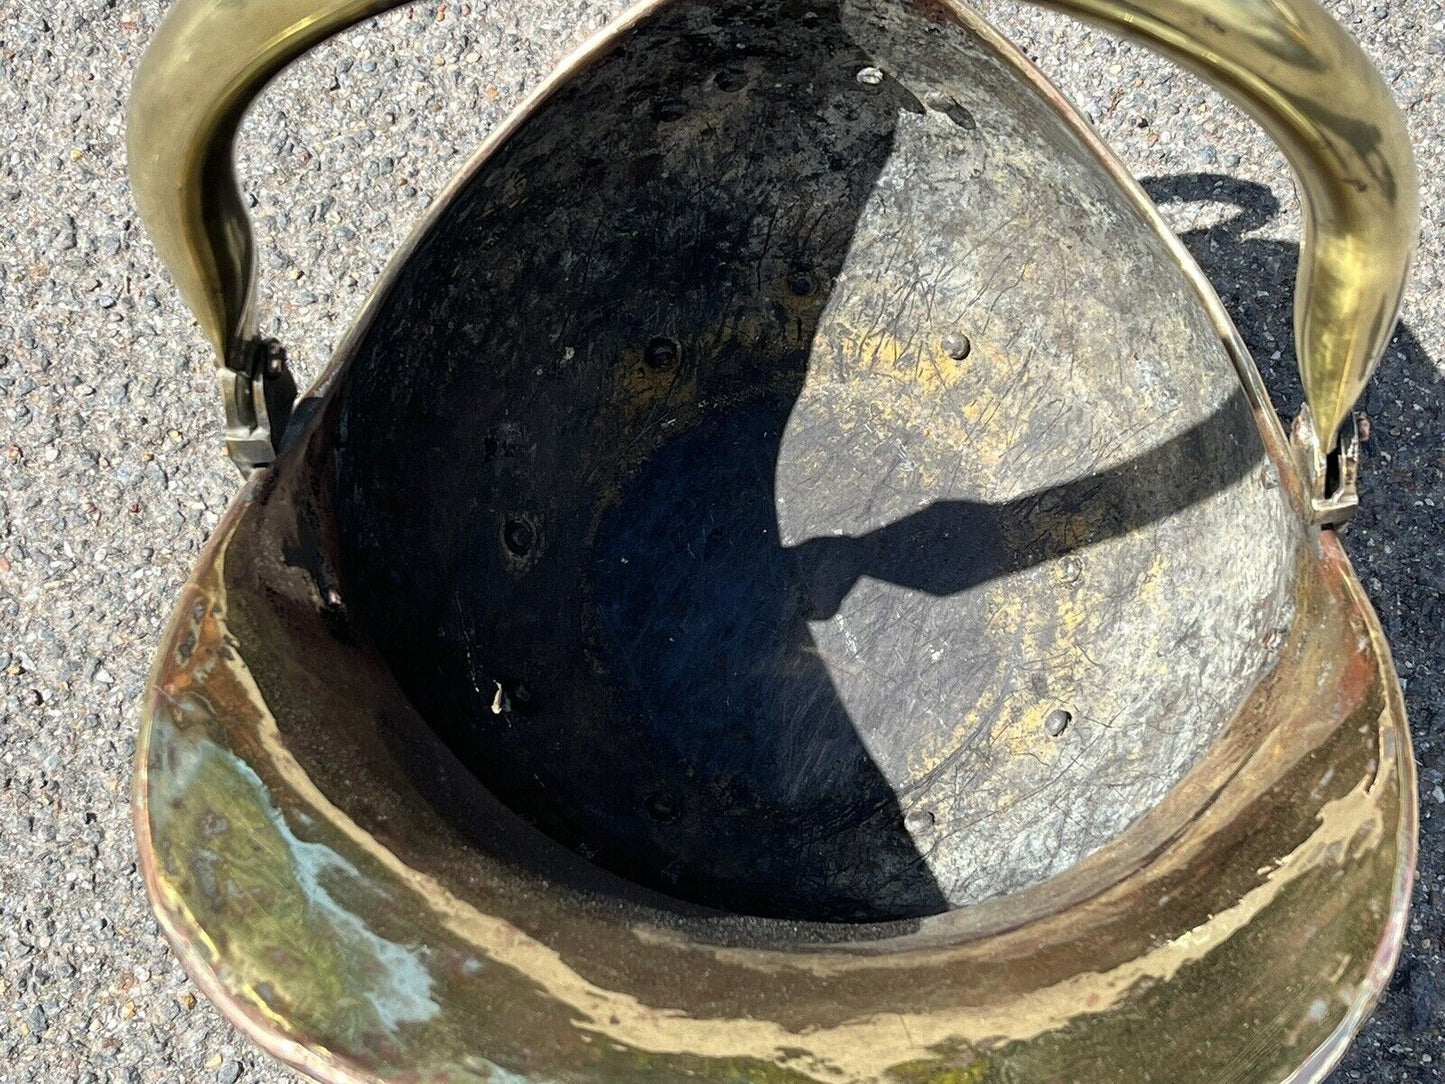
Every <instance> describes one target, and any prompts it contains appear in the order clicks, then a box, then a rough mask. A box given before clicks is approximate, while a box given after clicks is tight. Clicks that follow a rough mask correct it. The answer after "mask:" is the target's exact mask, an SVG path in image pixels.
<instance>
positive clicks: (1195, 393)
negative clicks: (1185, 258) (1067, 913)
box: [338, 2, 1302, 919]
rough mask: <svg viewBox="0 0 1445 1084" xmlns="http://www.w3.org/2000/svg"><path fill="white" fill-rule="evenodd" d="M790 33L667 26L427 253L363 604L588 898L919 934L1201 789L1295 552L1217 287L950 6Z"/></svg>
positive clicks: (587, 79) (355, 512)
mask: <svg viewBox="0 0 1445 1084" xmlns="http://www.w3.org/2000/svg"><path fill="white" fill-rule="evenodd" d="M794 8H797V5H795V4H789V3H772V2H765V3H756V4H735V5H731V6H729V5H724V6H721V7H719V6H717V5H712V4H678V5H675V6H673V7H671V8H669V9H668V10H667V11H665V12H664V13H662V14H661V15H659V16H657V17H654V18H653V19H651V20H649V23H648V24H647V27H646V28H645V29H644V30H642V31H640V32H638V34H637V35H636V36H635V37H633V38H632V39H631V40H629V42H628V43H627V44H626V45H625V46H623V47H621V48H619V49H618V50H617V51H616V52H614V53H613V54H611V55H610V56H609V57H608V58H607V59H606V60H605V61H603V62H601V63H599V64H598V65H596V66H595V67H594V68H593V69H592V70H590V71H588V72H586V73H585V74H583V75H582V76H580V77H579V79H578V80H577V81H576V82H575V83H574V84H573V85H571V86H569V87H568V88H567V90H566V91H564V92H563V93H561V94H559V95H558V97H557V98H556V99H555V101H554V102H552V103H550V104H549V105H548V106H547V107H546V108H544V109H543V110H541V111H540V112H539V113H538V114H537V115H536V116H535V117H533V118H532V119H530V120H529V121H528V122H527V124H526V125H524V126H523V127H522V128H521V129H520V130H519V131H517V132H516V133H514V134H513V135H511V136H510V138H509V139H508V141H507V143H506V144H505V145H504V146H503V148H502V149H501V150H500V152H499V153H498V155H497V157H496V159H495V160H494V161H492V162H489V163H487V164H486V165H484V166H483V167H482V169H481V170H480V171H479V173H478V175H477V176H476V178H475V179H474V180H473V181H472V182H470V183H469V185H468V186H467V187H466V189H464V190H463V192H462V193H461V194H460V195H459V197H458V198H457V201H456V204H455V206H454V207H453V208H452V209H450V210H448V212H447V213H446V214H445V216H444V217H443V218H442V220H441V221H439V222H438V223H437V225H436V226H435V227H434V236H433V238H431V239H429V240H427V241H424V242H423V243H422V245H421V246H420V249H419V250H418V252H417V254H416V256H415V257H414V258H413V261H412V263H411V264H409V266H408V268H407V270H406V272H405V274H404V275H403V277H402V280H401V281H400V283H399V284H398V287H397V290H396V293H395V294H394V295H393V296H392V297H391V298H390V299H389V300H388V301H387V302H386V303H385V304H384V305H383V306H382V307H381V309H380V312H379V314H378V316H377V317H376V322H375V325H374V326H373V328H372V330H371V331H370V332H369V333H368V334H367V336H366V337H365V339H364V341H363V342H362V343H361V345H360V346H359V348H358V361H357V363H356V365H355V367H354V369H353V371H352V373H351V374H350V375H349V376H348V378H347V380H346V382H345V386H344V389H343V391H342V393H341V394H342V400H343V407H342V421H341V425H342V426H343V428H344V430H345V431H346V432H347V433H348V434H349V436H348V438H347V446H346V450H345V452H344V453H343V454H342V455H341V457H340V460H339V468H338V469H339V471H340V478H341V486H342V488H343V492H344V494H345V497H344V500H343V504H342V511H343V550H344V558H343V567H342V569H341V578H342V579H343V580H349V583H348V584H347V586H346V587H344V588H343V593H344V594H346V596H347V599H348V604H349V605H351V606H352V607H353V608H354V610H355V612H356V613H357V614H358V615H360V620H361V622H362V624H363V625H364V626H365V627H366V628H368V630H370V631H372V633H373V634H374V635H375V636H376V638H377V642H378V643H379V645H380V646H381V648H382V650H383V652H384V653H385V654H386V655H387V656H388V658H390V659H391V660H392V661H393V664H394V665H395V666H396V667H397V669H398V671H399V673H400V675H401V678H402V682H403V685H404V686H405V687H406V688H407V690H408V693H409V695H411V697H412V699H413V700H414V701H415V702H416V703H417V704H418V705H419V706H420V707H421V709H422V711H423V714H425V715H426V716H427V717H428V719H429V720H430V721H431V722H432V723H433V725H435V726H437V727H438V728H439V729H440V730H441V731H442V733H444V734H445V735H446V736H447V738H448V740H449V741H450V742H451V744H452V745H453V747H454V748H456V749H457V751H458V752H459V754H461V755H462V756H463V758H464V759H465V760H466V761H467V762H468V763H469V764H472V765H473V766H474V767H475V768H476V769H477V770H478V772H479V774H480V776H481V778H482V779H483V780H484V781H485V782H486V783H487V784H488V785H490V786H492V787H493V788H494V789H496V790H497V791H498V793H500V794H501V795H502V796H503V797H504V798H505V799H506V800H507V801H509V803H510V804H512V805H513V806H514V807H515V808H517V809H519V810H520V811H522V812H524V813H526V814H527V815H529V816H532V817H535V818H536V819H537V821H538V823H539V824H540V825H542V826H543V827H544V828H545V829H546V830H547V831H549V832H550V833H552V834H553V835H555V836H556V837H557V838H559V839H561V840H563V841H564V842H566V843H567V844H568V845H569V846H572V847H574V848H576V849H578V850H579V851H580V852H581V853H584V854H586V855H588V856H590V857H593V858H594V859H595V860H596V861H597V862H598V863H600V864H602V865H604V866H607V867H608V868H611V869H614V870H617V871H620V872H625V873H626V874H627V875H629V876H631V877H633V878H635V879H638V880H640V881H642V882H643V883H646V884H649V885H651V886H652V887H654V888H657V889H659V890H662V891H669V892H672V893H674V894H677V895H681V896H683V897H685V898H687V899H691V900H693V901H695V902H700V903H707V904H709V905H713V906H728V907H735V908H738V909H741V910H744V911H752V912H755V913H766V914H773V915H782V916H788V917H794V918H809V919H820V918H839V917H845V918H862V917H867V918H878V917H892V916H900V915H912V914H927V913H932V912H935V911H939V910H943V909H945V908H947V907H950V906H958V905H963V904H969V903H976V902H979V901H981V900H984V899H988V898H991V897H993V896H997V895H1000V894H1003V893H1007V892H1011V891H1016V890H1018V889H1022V888H1026V887H1028V886H1030V885H1032V884H1035V883H1038V882H1039V881H1041V880H1043V879H1045V878H1047V877H1049V876H1051V875H1053V874H1056V873H1060V872H1062V871H1064V870H1066V869H1068V868H1070V867H1071V866H1073V865H1074V864H1076V863H1077V862H1078V861H1079V860H1080V859H1081V858H1084V857H1086V856H1087V855H1089V854H1090V853H1092V852H1093V851H1095V850H1096V849H1098V848H1099V847H1100V846H1101V845H1102V844H1104V843H1105V842H1107V841H1109V840H1111V839H1113V838H1114V837H1115V836H1116V835H1117V834H1118V833H1119V832H1120V831H1121V830H1123V829H1124V828H1126V827H1127V826H1128V825H1129V824H1131V823H1133V822H1134V821H1135V820H1137V819H1138V818H1139V817H1140V816H1141V815H1142V814H1143V813H1144V812H1146V811H1147V810H1149V809H1150V808H1152V807H1153V806H1154V805H1155V804H1156V803H1157V801H1158V800H1159V799H1160V798H1161V797H1162V796H1163V795H1164V794H1165V793H1166V792H1168V791H1169V789H1170V788H1171V787H1173V786H1174V785H1175V784H1176V783H1177V782H1178V781H1179V780H1180V779H1181V778H1183V776H1184V775H1185V774H1186V773H1187V772H1188V771H1189V769H1190V768H1192V767H1193V766H1194V765H1195V764H1196V763H1197V762H1198V760H1199V758H1200V757H1201V756H1202V754H1203V753H1204V751H1205V750H1206V749H1207V748H1208V747H1209V746H1210V745H1211V743H1212V742H1214V741H1215V739H1217V738H1218V736H1219V735H1220V733H1221V732H1222V731H1223V729H1224V727H1225V726H1227V725H1228V723H1229V721H1230V720H1231V719H1232V718H1233V717H1234V715H1235V713H1236V712H1237V711H1238V709H1239V707H1240V706H1241V704H1242V703H1243V701H1244V698H1245V696H1246V695H1247V694H1248V693H1249V691H1250V690H1251V689H1252V688H1253V686H1254V684H1255V683H1256V682H1257V681H1258V680H1259V678H1260V677H1261V676H1262V675H1263V674H1266V673H1268V672H1269V670H1270V669H1271V667H1272V666H1273V663H1274V660H1275V651H1274V648H1276V647H1277V645H1278V640H1279V638H1280V635H1281V632H1282V630H1284V629H1286V628H1287V627H1288V626H1289V624H1290V623H1291V620H1292V609H1293V579H1294V570H1293V565H1292V561H1293V557H1292V554H1293V553H1294V551H1295V549H1296V548H1297V547H1298V545H1299V544H1300V542H1301V539H1302V534H1301V532H1300V528H1299V525H1298V521H1297V519H1296V517H1294V516H1293V515H1292V513H1291V511H1290V509H1289V507H1288V503H1287V501H1286V500H1285V498H1284V495H1283V492H1282V491H1281V490H1280V488H1279V486H1278V479H1277V475H1276V472H1275V468H1274V467H1273V466H1272V465H1271V466H1267V465H1266V459H1265V454H1264V447H1263V445H1262V444H1261V442H1260V440H1259V437H1258V434H1257V432H1256V430H1255V427H1254V423H1253V420H1252V418H1251V415H1250V411H1249V407H1248V404H1247V403H1246V401H1245V399H1244V397H1243V396H1242V395H1241V394H1240V393H1239V391H1238V389H1239V381H1238V378H1237V377H1236V375H1235V373H1234V369H1233V367H1232V364H1231V362H1230V359H1229V357H1228V355H1227V353H1226V352H1225V350H1224V348H1223V346H1222V345H1221V343H1220V341H1219V338H1218V335H1217V333H1216V331H1215V329H1214V328H1213V326H1212V325H1211V323H1210V320H1209V318H1208V316H1207V315H1206V313H1205V311H1204V310H1203V308H1202V307H1201V306H1200V305H1199V304H1198V302H1197V300H1196V299H1195V296H1194V294H1193V292H1192V287H1191V286H1190V285H1189V284H1188V282H1187V281H1186V279H1185V277H1184V275H1183V274H1182V272H1181V271H1180V270H1179V268H1178V267H1177V265H1176V264H1175V262H1174V261H1173V259H1172V258H1171V256H1170V254H1169V253H1168V251H1167V250H1166V249H1165V247H1164V245H1163V244H1162V243H1161V242H1160V241H1159V240H1158V238H1157V237H1156V236H1155V235H1154V234H1153V233H1152V232H1151V231H1150V230H1149V229H1148V228H1147V227H1146V226H1145V225H1144V223H1143V220H1142V218H1141V216H1140V215H1139V213H1138V212H1137V210H1136V209H1135V208H1134V207H1133V206H1132V205H1130V204H1129V202H1128V200H1127V199H1126V198H1125V197H1124V195H1123V194H1122V192H1121V191H1120V190H1119V189H1118V187H1117V185H1116V184H1115V183H1114V181H1113V180H1112V179H1111V178H1110V177H1109V176H1108V175H1107V174H1105V173H1104V172H1103V171H1102V170H1101V169H1100V168H1099V166H1098V163H1097V161H1096V159H1095V158H1094V157H1093V154H1092V152H1090V151H1088V150H1086V149H1085V148H1084V146H1083V144H1082V143H1081V142H1080V141H1079V139H1078V137H1077V136H1076V135H1075V134H1074V133H1073V132H1071V131H1070V130H1068V129H1067V128H1066V126H1065V125H1064V124H1063V123H1062V122H1061V121H1060V120H1059V119H1058V117H1057V116H1056V114H1054V112H1053V111H1052V110H1051V108H1050V107H1048V106H1047V105H1046V104H1045V103H1044V102H1043V101H1042V100H1041V99H1039V98H1038V97H1037V96H1036V95H1035V94H1034V93H1033V92H1032V90H1031V89H1030V88H1029V87H1028V86H1027V85H1026V84H1025V83H1024V82H1023V80H1022V79H1021V77H1020V76H1019V74H1018V73H1017V72H1016V71H1015V70H1014V69H1012V68H1011V67H1009V66H1007V65H1005V64H1003V63H1001V62H999V61H998V60H997V59H996V57H995V56H994V55H993V54H992V53H991V51H990V50H989V49H988V48H987V47H986V46H984V45H983V44H981V43H980V42H979V41H978V40H977V39H975V38H974V37H973V36H972V35H971V34H970V33H969V32H968V31H967V30H966V29H964V28H963V27H962V26H960V25H958V24H957V23H953V22H950V21H947V20H945V19H942V18H937V17H935V18H930V17H929V16H928V11H927V9H921V10H922V11H923V14H919V13H918V12H917V11H909V10H908V9H906V8H904V7H903V6H901V5H894V4H876V5H874V4H866V3H856V4H855V3H845V4H843V5H840V6H839V7H838V8H836V9H834V8H830V7H828V6H823V7H819V8H816V10H813V11H812V12H811V15H810V16H809V17H806V18H799V12H800V11H801V9H798V10H793V9H794ZM875 65H876V66H877V67H876V68H875V67H874V66H875ZM880 69H881V70H880ZM871 71H878V74H877V76H876V78H877V79H878V80H879V81H878V82H870V81H869V79H870V75H869V73H870V72H871ZM860 73H863V74H862V76H861V77H860ZM884 73H886V74H884ZM957 336H964V337H966V340H967V342H968V344H969V347H968V350H967V353H966V355H964V354H963V351H962V350H961V349H959V348H958V347H957V345H956V344H955V346H954V349H953V353H956V354H960V355H963V356H960V357H957V358H955V357H953V356H950V350H949V342H950V341H953V337H957ZM659 338H661V339H665V340H666V341H667V343H668V344H669V349H673V348H675V349H676V350H677V351H678V354H679V355H680V356H676V357H673V356H669V357H668V358H667V359H664V360H665V364H662V365H658V364H656V363H655V361H654V360H653V359H650V358H648V357H647V356H646V355H647V351H648V344H649V343H651V342H654V341H655V340H658V339H659ZM423 431H425V432H427V433H429V434H431V439H429V440H426V441H416V442H412V441H406V440H396V439H386V440H378V439H376V438H375V436H374V434H378V433H382V432H399V433H416V432H423ZM518 524H524V525H525V527H524V528H520V529H524V530H525V531H526V532H528V534H529V536H530V535H532V534H535V535H536V537H535V538H530V537H529V538H528V539H525V540H524V541H526V542H527V546H526V549H527V552H526V553H525V555H519V554H518V553H516V552H512V551H511V550H509V541H510V542H515V541H516V539H511V540H509V538H508V532H509V531H515V530H517V529H519V528H518V527H517V526H516V525H518ZM509 525H511V526H509ZM1242 554H1248V559H1247V560H1241V559H1240V557H1241V555H1242ZM383 567H385V568H386V569H388V570H389V573H388V575H385V576H376V575H375V574H374V573H373V570H375V569H380V568H383ZM348 572H350V575H349V576H348ZM518 690H520V693H519V692H518ZM494 701H495V702H496V703H495V705H494ZM503 701H505V703H504V704H503ZM1057 711H1063V712H1067V713H1068V716H1069V720H1070V721H1069V722H1068V723H1067V726H1066V729H1065V730H1064V731H1063V732H1062V733H1059V734H1051V733H1049V731H1048V728H1047V725H1046V723H1047V720H1048V718H1049V716H1050V714H1051V713H1053V712H1057Z"/></svg>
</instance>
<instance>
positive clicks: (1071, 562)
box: [1059, 554, 1084, 583]
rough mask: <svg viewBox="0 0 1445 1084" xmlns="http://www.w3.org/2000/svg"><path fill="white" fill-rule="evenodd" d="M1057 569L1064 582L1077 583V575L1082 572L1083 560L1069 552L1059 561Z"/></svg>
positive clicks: (1080, 574)
mask: <svg viewBox="0 0 1445 1084" xmlns="http://www.w3.org/2000/svg"><path fill="white" fill-rule="evenodd" d="M1059 571H1060V572H1061V573H1062V574H1063V577H1064V582H1065V583H1078V582H1079V577H1080V576H1082V575H1083V574H1084V562H1083V561H1081V560H1079V559H1078V558H1077V557H1074V556H1073V555H1072V554H1071V555H1070V556H1068V557H1065V558H1064V559H1063V560H1062V561H1060V562H1059Z"/></svg>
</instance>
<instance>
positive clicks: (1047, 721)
mask: <svg viewBox="0 0 1445 1084" xmlns="http://www.w3.org/2000/svg"><path fill="white" fill-rule="evenodd" d="M1073 721H1074V717H1073V715H1072V714H1070V713H1069V712H1067V711H1065V710H1064V709H1063V708H1055V709H1054V710H1053V711H1051V712H1049V713H1048V714H1047V715H1046V716H1044V733H1045V734H1047V735H1048V736H1049V737H1051V738H1057V737H1058V736H1059V735H1061V734H1062V733H1063V732H1064V731H1065V730H1068V729H1069V724H1070V723H1072V722H1073Z"/></svg>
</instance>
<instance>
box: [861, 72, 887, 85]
mask: <svg viewBox="0 0 1445 1084" xmlns="http://www.w3.org/2000/svg"><path fill="white" fill-rule="evenodd" d="M858 82H860V83H862V84H863V85H864V86H865V87H876V86H877V85H878V84H879V83H881V82H883V73H882V72H881V71H879V70H878V69H877V68H859V69H858Z"/></svg>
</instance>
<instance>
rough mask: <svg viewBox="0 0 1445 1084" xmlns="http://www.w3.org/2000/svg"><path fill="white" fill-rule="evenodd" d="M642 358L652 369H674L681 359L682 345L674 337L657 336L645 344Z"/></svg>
mask: <svg viewBox="0 0 1445 1084" xmlns="http://www.w3.org/2000/svg"><path fill="white" fill-rule="evenodd" d="M642 359H643V360H644V361H645V362H647V364H648V366H649V367H651V368H653V369H676V368H677V363H678V362H679V361H680V360H682V347H680V346H678V345H677V342H676V340H674V339H668V338H662V337H659V338H656V339H653V340H652V341H651V342H650V343H648V344H647V349H646V350H644V351H643V354H642Z"/></svg>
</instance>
